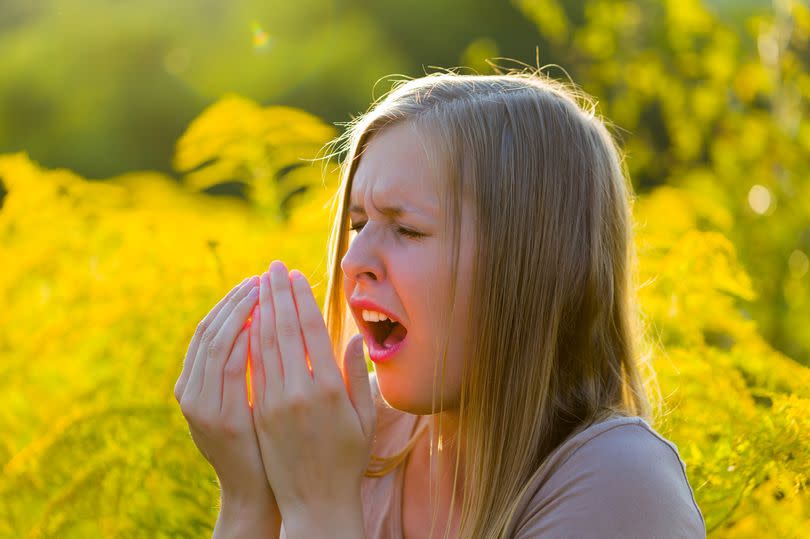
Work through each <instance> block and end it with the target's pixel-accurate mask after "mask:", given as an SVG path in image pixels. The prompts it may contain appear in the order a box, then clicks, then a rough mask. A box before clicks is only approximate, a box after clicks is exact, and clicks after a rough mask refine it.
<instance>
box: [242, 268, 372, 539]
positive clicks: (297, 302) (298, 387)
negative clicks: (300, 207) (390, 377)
mask: <svg viewBox="0 0 810 539" xmlns="http://www.w3.org/2000/svg"><path fill="white" fill-rule="evenodd" d="M254 317H258V322H259V323H258V327H259V331H260V349H261V353H260V354H252V357H253V366H254V370H253V422H254V424H255V426H256V433H257V435H258V438H259V447H260V448H261V454H262V461H263V462H264V469H265V472H266V473H267V477H268V478H269V480H270V484H271V485H272V488H273V491H274V493H275V496H276V499H277V501H278V504H279V508H280V510H281V514H282V516H283V520H284V529H285V532H286V534H287V536H288V537H291V538H292V537H299V536H301V537H303V536H310V537H315V536H323V537H326V536H335V535H333V534H334V533H337V530H340V531H341V532H346V533H348V532H349V530H354V531H356V532H357V534H358V535H356V536H362V534H363V515H362V508H361V506H360V481H361V479H362V477H363V472H364V471H365V469H366V466H367V464H368V459H369V454H370V450H371V441H372V438H373V435H374V424H375V415H376V411H375V408H374V401H373V399H372V396H371V388H370V386H369V379H368V371H367V370H366V364H365V360H364V358H363V344H362V342H363V341H362V338H360V336H359V335H358V336H355V337H354V338H352V340H351V341H350V342H349V344H348V346H347V348H346V353H345V355H344V365H343V374H341V371H340V369H339V368H338V366H337V363H336V361H335V355H334V352H333V350H332V343H331V341H330V339H329V334H328V332H327V330H326V326H325V324H324V320H323V317H322V315H321V312H320V310H319V308H318V304H317V302H316V300H315V297H314V296H313V294H312V289H311V288H310V286H309V284H308V283H307V281H306V278H305V277H304V276H303V275H302V274H301V273H300V272H298V271H293V272H291V273H290V275H288V274H287V268H286V267H285V266H284V265H283V264H282V263H281V262H278V261H275V262H273V263H272V264H271V265H270V270H269V272H267V273H264V274H262V276H261V279H260V308H259V309H257V310H256V312H255V313H254ZM253 324H256V318H254V320H253ZM307 358H308V359H309V363H310V365H311V371H310V369H309V368H308V365H307ZM347 386H348V387H347ZM319 526H320V528H319ZM319 533H325V534H326V535H318V534H319Z"/></svg>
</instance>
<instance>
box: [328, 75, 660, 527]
mask: <svg viewBox="0 0 810 539" xmlns="http://www.w3.org/2000/svg"><path fill="white" fill-rule="evenodd" d="M401 122H411V123H412V124H413V125H414V126H416V127H417V128H418V129H417V130H418V131H419V132H420V133H424V134H425V135H426V136H428V135H430V137H431V138H430V140H431V142H433V143H434V147H435V155H436V156H440V157H439V158H438V159H441V160H442V162H443V163H444V164H445V168H444V170H445V176H446V178H447V183H446V185H447V193H448V196H447V197H446V198H447V205H446V210H447V212H448V215H449V216H450V217H451V219H449V221H450V223H453V224H454V225H453V226H454V228H453V234H452V236H451V237H452V238H453V245H454V251H455V252H454V256H453V266H452V267H453V272H452V273H453V275H455V268H457V264H458V252H459V231H458V228H459V226H458V225H459V223H460V208H461V204H462V196H464V197H469V200H470V201H471V203H472V206H473V207H474V209H475V216H476V230H475V238H476V241H475V243H476V249H477V250H476V252H475V254H474V257H473V260H474V262H473V269H472V297H474V298H475V302H474V304H475V305H476V307H477V308H476V309H474V310H473V312H471V313H470V327H469V333H468V341H467V342H468V343H469V345H470V347H471V348H470V353H469V355H468V357H466V358H465V364H464V369H463V374H462V384H461V386H462V387H461V393H460V396H459V399H460V400H459V409H458V413H459V418H460V424H459V432H458V437H457V440H458V442H459V443H457V444H455V449H456V457H458V456H459V455H460V454H461V453H460V452H461V450H462V449H463V454H464V488H463V495H462V496H461V522H460V526H459V536H460V537H475V538H500V537H505V536H506V533H507V532H506V530H507V528H508V526H509V522H510V521H511V520H512V519H513V518H514V517H515V516H516V515H515V514H514V513H515V510H516V506H517V505H518V503H519V501H520V499H521V497H522V496H524V495H525V494H526V489H527V488H528V486H529V482H530V481H531V479H532V477H533V475H534V474H536V473H537V472H538V471H539V470H540V468H541V465H542V464H543V462H544V460H545V459H546V457H547V456H548V455H549V454H550V453H551V451H552V450H553V449H554V448H555V447H557V446H558V445H559V444H560V443H562V442H563V441H564V440H565V439H566V438H568V437H569V436H571V435H573V434H574V433H576V432H579V431H580V430H582V429H584V428H585V427H587V426H588V425H591V424H593V423H595V422H599V421H602V420H604V419H606V418H609V417H611V416H616V415H635V416H640V417H642V418H644V419H645V420H647V421H654V418H653V414H657V413H658V412H659V410H658V408H659V407H660V403H659V402H660V393H659V392H658V388H657V385H656V382H655V377H654V371H653V370H652V367H651V366H650V364H649V357H650V354H649V352H648V351H647V347H646V346H645V343H646V341H645V340H644V333H645V332H644V330H643V326H644V324H643V321H642V313H641V312H640V310H639V308H638V305H637V300H636V286H635V282H636V273H635V267H636V262H635V251H634V248H633V226H632V215H631V208H632V203H633V200H634V196H635V195H634V193H633V189H632V184H631V183H630V181H629V179H628V176H627V174H626V171H625V168H624V166H623V160H622V158H621V153H620V150H619V149H618V146H617V144H616V143H615V141H614V139H613V137H612V136H611V134H610V133H609V131H608V130H607V128H606V127H605V123H604V121H603V120H602V119H600V117H599V116H598V115H597V114H596V105H595V103H594V102H593V101H592V100H591V99H590V98H588V97H587V96H585V95H584V94H583V93H582V92H580V91H578V90H577V89H576V88H575V87H573V85H567V84H563V83H561V82H558V81H555V80H553V79H551V78H549V77H547V76H546V75H544V74H542V73H541V71H540V70H536V71H535V70H531V71H520V72H519V71H510V72H507V73H500V74H498V75H486V76H484V75H460V74H457V73H453V72H443V73H434V74H431V75H427V76H424V77H421V78H417V79H405V80H401V81H399V82H398V83H397V84H395V86H394V87H393V88H392V90H391V91H389V92H388V93H387V95H385V96H383V97H382V98H381V99H379V100H378V101H377V102H375V103H374V104H372V106H371V107H370V109H369V110H368V111H367V112H366V113H365V114H363V115H361V116H360V117H358V118H355V119H354V120H353V121H352V122H348V123H347V124H346V126H347V129H346V131H345V132H344V133H343V135H341V136H340V137H339V138H338V139H336V140H335V141H333V142H332V147H333V148H334V147H339V151H340V153H341V154H342V153H343V152H345V155H346V158H345V159H344V160H343V161H342V163H341V167H340V172H341V176H340V177H341V180H340V186H339V189H338V192H337V194H336V197H335V206H334V211H335V218H334V225H333V228H332V234H331V237H330V246H329V259H328V268H329V269H328V271H329V281H328V286H327V291H326V305H325V315H326V322H327V327H328V329H329V332H330V335H331V337H332V341H333V346H334V349H335V350H336V351H338V354H337V355H338V356H339V357H341V360H342V353H340V352H342V350H343V349H344V346H345V343H346V342H347V339H348V337H349V336H350V332H352V329H353V328H355V327H356V326H354V321H353V320H352V318H351V316H350V315H349V313H348V310H347V309H346V298H345V297H344V293H343V286H342V279H343V274H342V270H341V266H340V262H341V259H342V258H343V256H344V254H345V253H346V251H347V249H348V242H349V222H348V218H347V209H348V206H349V196H350V193H351V187H352V178H353V176H354V173H355V170H356V169H357V165H358V163H359V159H360V156H361V155H362V152H363V150H364V148H365V146H366V144H367V143H368V142H369V140H370V138H371V137H372V136H374V134H375V133H378V132H380V131H381V130H382V129H385V128H386V127H388V126H391V125H393V124H398V123H401ZM331 155H337V153H333V154H331ZM449 296H450V297H449V298H448V301H449V305H453V300H454V296H455V279H453V283H452V286H451V289H450V292H449ZM446 351H447V347H446V343H445V347H444V354H442V361H441V375H440V376H434V380H435V379H440V380H441V379H442V377H443V373H444V363H445V359H446ZM436 363H437V365H438V363H439V362H436ZM435 387H436V383H435V382H434V389H435ZM439 390H441V382H439ZM434 394H435V391H434ZM656 397H657V399H658V400H655V399H656ZM439 402H440V403H441V402H442V401H441V398H440V399H439ZM434 403H435V399H434ZM433 410H434V412H441V411H442V410H441V408H440V409H439V410H436V408H435V406H434V408H433ZM417 436H418V434H417V435H414V437H413V438H412V439H411V440H410V441H409V443H408V444H407V445H406V446H405V447H404V448H403V450H402V451H401V452H400V453H398V454H397V455H394V456H392V457H387V458H384V457H379V456H376V455H373V456H372V458H371V463H370V466H369V468H368V470H367V471H366V476H368V477H379V476H381V475H385V474H387V473H389V472H390V471H392V470H393V469H394V468H395V467H396V466H398V465H399V464H400V463H401V462H402V461H403V460H404V459H405V457H406V456H407V454H408V453H409V451H410V450H411V449H412V447H413V446H414V442H415V439H416V437H417ZM433 444H434V441H433V440H432V439H431V448H432V447H433ZM437 448H439V449H440V448H441V443H438V444H437ZM456 463H457V464H456V471H455V474H454V485H453V492H455V491H456V481H457V479H458V458H457V460H456ZM454 503H455V494H454V495H453V498H452V499H451V508H450V511H451V512H452V507H453V504H454ZM435 518H436V514H435V512H434V523H435ZM448 533H449V528H448V529H445V534H444V536H445V537H447V535H448ZM431 535H432V534H431Z"/></svg>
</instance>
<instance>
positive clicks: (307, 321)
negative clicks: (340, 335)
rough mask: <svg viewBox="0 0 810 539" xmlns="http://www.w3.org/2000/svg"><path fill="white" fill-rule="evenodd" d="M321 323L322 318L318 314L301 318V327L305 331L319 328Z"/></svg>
mask: <svg viewBox="0 0 810 539" xmlns="http://www.w3.org/2000/svg"><path fill="white" fill-rule="evenodd" d="M322 325H323V319H322V318H321V317H319V316H305V317H304V318H303V319H302V320H301V327H302V328H303V329H304V330H305V331H307V333H311V332H313V331H315V330H318V329H320V328H321V326H322Z"/></svg>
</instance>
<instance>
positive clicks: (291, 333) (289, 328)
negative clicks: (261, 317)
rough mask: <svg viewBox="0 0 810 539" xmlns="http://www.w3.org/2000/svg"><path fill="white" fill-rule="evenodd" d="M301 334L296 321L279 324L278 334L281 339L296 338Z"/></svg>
mask: <svg viewBox="0 0 810 539" xmlns="http://www.w3.org/2000/svg"><path fill="white" fill-rule="evenodd" d="M300 332H301V330H300V329H298V323H297V322H295V321H292V320H285V321H280V322H279V323H278V333H279V335H280V336H281V337H296V336H298V335H299V333H300Z"/></svg>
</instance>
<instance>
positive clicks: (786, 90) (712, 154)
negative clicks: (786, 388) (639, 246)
mask: <svg viewBox="0 0 810 539" xmlns="http://www.w3.org/2000/svg"><path fill="white" fill-rule="evenodd" d="M513 3H514V4H515V5H516V6H517V7H519V8H520V9H521V10H522V11H523V12H524V13H525V14H526V16H527V17H529V18H530V19H532V20H533V21H534V22H535V23H536V24H537V27H538V29H539V31H540V33H541V35H542V36H543V37H544V38H545V39H546V40H547V41H548V46H547V47H545V48H544V49H541V51H540V52H541V55H540V60H541V63H542V62H543V61H547V62H552V63H555V64H559V65H562V66H564V67H565V68H566V69H568V70H569V71H570V74H571V76H572V78H573V79H574V80H575V81H577V82H580V83H582V85H583V87H584V89H585V90H586V91H588V93H590V94H592V95H595V96H596V97H597V98H599V99H600V108H601V112H602V113H603V114H604V115H605V116H606V117H607V118H609V119H610V120H611V121H612V122H614V123H615V124H616V126H618V129H617V131H619V132H620V134H621V135H623V137H622V138H624V147H625V150H626V152H627V156H628V158H627V165H628V167H629V170H630V175H631V177H632V178H633V180H634V182H635V185H636V187H637V190H639V191H640V192H648V191H650V190H651V189H654V188H655V187H657V186H660V185H664V184H666V185H671V186H677V187H681V188H683V189H684V190H686V191H688V192H689V193H690V204H698V205H700V206H705V207H707V208H714V210H712V211H714V212H715V215H709V216H707V220H706V221H705V222H699V223H697V227H698V228H699V229H701V230H716V231H719V232H721V233H723V234H724V235H725V236H727V237H728V238H729V240H731V242H732V243H733V244H734V245H735V246H736V250H737V252H738V253H739V254H740V258H741V260H742V262H743V263H744V265H745V267H746V269H747V270H748V272H749V275H751V278H752V281H753V282H754V287H755V289H756V290H757V293H758V300H757V301H755V302H752V303H750V304H748V305H746V307H745V308H746V309H747V310H750V312H751V315H752V317H753V318H754V319H756V320H757V322H758V323H759V326H760V328H761V332H762V334H763V335H764V336H765V337H766V338H767V339H768V341H769V342H771V343H772V344H773V345H774V346H775V347H776V348H778V349H779V350H781V351H782V352H784V353H786V354H788V355H790V356H791V357H793V358H794V359H797V360H799V361H801V362H802V363H804V364H806V365H810V331H808V321H810V302H808V301H807V299H806V298H808V297H810V286H808V279H809V278H810V275H808V262H807V260H808V259H807V255H808V253H810V181H809V180H808V178H810V143H808V141H810V106H808V104H809V103H810V75H808V72H810V65H808V64H809V63H810V54H808V51H810V48H808V47H810V7H808V5H807V4H806V3H803V2H799V1H796V0H787V1H784V2H774V4H773V10H772V11H770V10H769V11H768V12H763V13H761V14H756V13H754V14H750V13H749V16H748V18H747V19H744V20H742V21H741V22H740V24H739V27H737V26H732V25H731V24H730V23H728V22H725V21H722V20H721V19H720V18H719V17H718V16H717V15H716V13H714V12H713V11H712V9H711V8H710V4H712V5H714V6H717V5H718V3H717V2H712V3H710V2H702V1H701V0H689V1H680V0H679V1H677V2H675V1H668V2H659V1H657V0H638V1H631V0H589V1H587V2H573V1H563V0H514V2H513ZM552 74H556V73H552Z"/></svg>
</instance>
